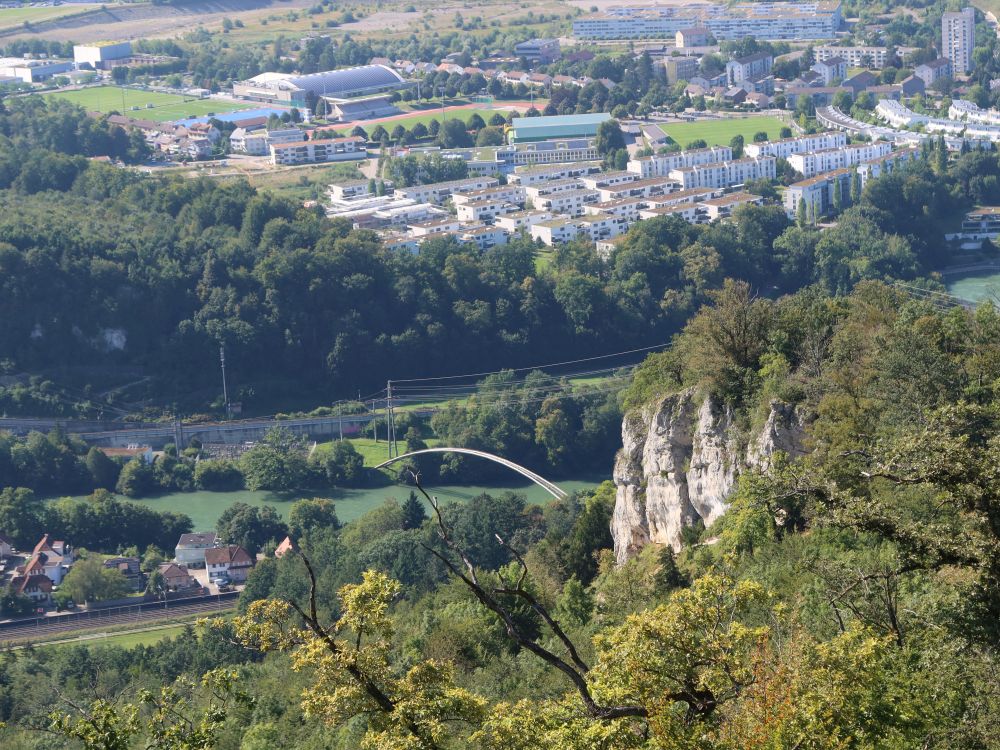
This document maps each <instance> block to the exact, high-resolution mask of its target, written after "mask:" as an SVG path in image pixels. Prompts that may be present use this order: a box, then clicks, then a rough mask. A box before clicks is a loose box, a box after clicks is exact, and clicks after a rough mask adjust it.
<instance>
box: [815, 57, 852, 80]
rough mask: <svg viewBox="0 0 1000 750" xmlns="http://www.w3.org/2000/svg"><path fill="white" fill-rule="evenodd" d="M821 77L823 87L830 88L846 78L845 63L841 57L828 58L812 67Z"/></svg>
mask: <svg viewBox="0 0 1000 750" xmlns="http://www.w3.org/2000/svg"><path fill="white" fill-rule="evenodd" d="M812 69H813V70H815V71H816V72H817V73H819V74H820V75H821V76H822V77H823V85H824V86H832V85H833V84H834V83H836V82H837V81H843V80H844V79H845V78H847V61H846V60H845V59H844V58H842V57H828V58H826V59H825V60H820V61H819V62H817V63H816V64H815V65H813V66H812Z"/></svg>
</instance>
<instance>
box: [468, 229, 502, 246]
mask: <svg viewBox="0 0 1000 750" xmlns="http://www.w3.org/2000/svg"><path fill="white" fill-rule="evenodd" d="M458 238H459V239H460V240H461V241H462V242H469V243H471V244H473V245H475V246H476V247H477V248H479V249H480V250H489V249H490V248H491V247H496V246H497V245H506V244H507V232H506V231H504V230H503V229H501V228H500V227H472V228H471V229H466V230H465V231H464V232H462V233H461V234H460V235H459V236H458Z"/></svg>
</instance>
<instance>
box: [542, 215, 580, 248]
mask: <svg viewBox="0 0 1000 750" xmlns="http://www.w3.org/2000/svg"><path fill="white" fill-rule="evenodd" d="M579 234H580V225H579V224H578V223H577V222H576V221H574V220H573V219H568V218H557V219H549V220H548V221H541V222H539V223H538V224H535V225H534V226H533V227H531V239H533V240H535V241H536V242H538V241H541V242H542V244H544V245H548V246H549V247H551V246H552V245H558V244H560V243H563V242H569V241H570V240H575V239H576V238H577V237H578V236H579Z"/></svg>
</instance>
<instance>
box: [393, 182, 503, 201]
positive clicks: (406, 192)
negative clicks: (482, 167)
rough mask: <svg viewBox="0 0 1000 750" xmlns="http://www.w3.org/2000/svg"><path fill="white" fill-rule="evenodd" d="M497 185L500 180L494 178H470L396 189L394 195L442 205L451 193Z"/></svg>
mask: <svg viewBox="0 0 1000 750" xmlns="http://www.w3.org/2000/svg"><path fill="white" fill-rule="evenodd" d="M499 184H500V180H498V179H497V178H495V177H470V178H468V179H463V180H450V181H448V182H435V183H432V184H430V185H411V186H410V187H406V188H397V189H396V192H395V194H396V195H398V196H400V197H403V198H410V199H412V200H415V201H417V202H418V203H444V202H445V201H446V200H448V199H449V198H450V197H451V195H452V193H458V192H463V191H468V190H485V189H486V188H491V187H497V186H498V185H499Z"/></svg>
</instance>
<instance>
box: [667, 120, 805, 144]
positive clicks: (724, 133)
mask: <svg viewBox="0 0 1000 750" xmlns="http://www.w3.org/2000/svg"><path fill="white" fill-rule="evenodd" d="M786 124H787V123H785V122H782V121H781V120H779V119H778V118H777V117H770V116H766V115H762V116H756V117H753V116H751V117H740V118H735V117H734V118H728V119H725V120H703V121H700V122H684V123H678V124H676V125H675V124H673V123H669V124H663V125H660V130H662V131H663V132H664V133H666V134H667V135H669V136H670V137H671V138H673V139H674V140H675V141H677V143H679V144H680V145H681V148H683V147H685V146H687V144H689V143H690V142H691V141H696V140H698V139H702V140H704V141H705V142H706V143H708V145H709V146H718V145H723V146H725V145H728V144H729V141H730V140H732V139H733V137H734V136H737V135H742V136H743V139H744V140H745V141H746V142H747V143H751V142H752V141H753V137H754V134H755V133H759V132H760V131H762V130H763V131H766V132H767V137H768V139H769V140H773V139H776V138H778V134H779V133H780V132H781V128H782V127H784V126H785V125H786Z"/></svg>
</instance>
